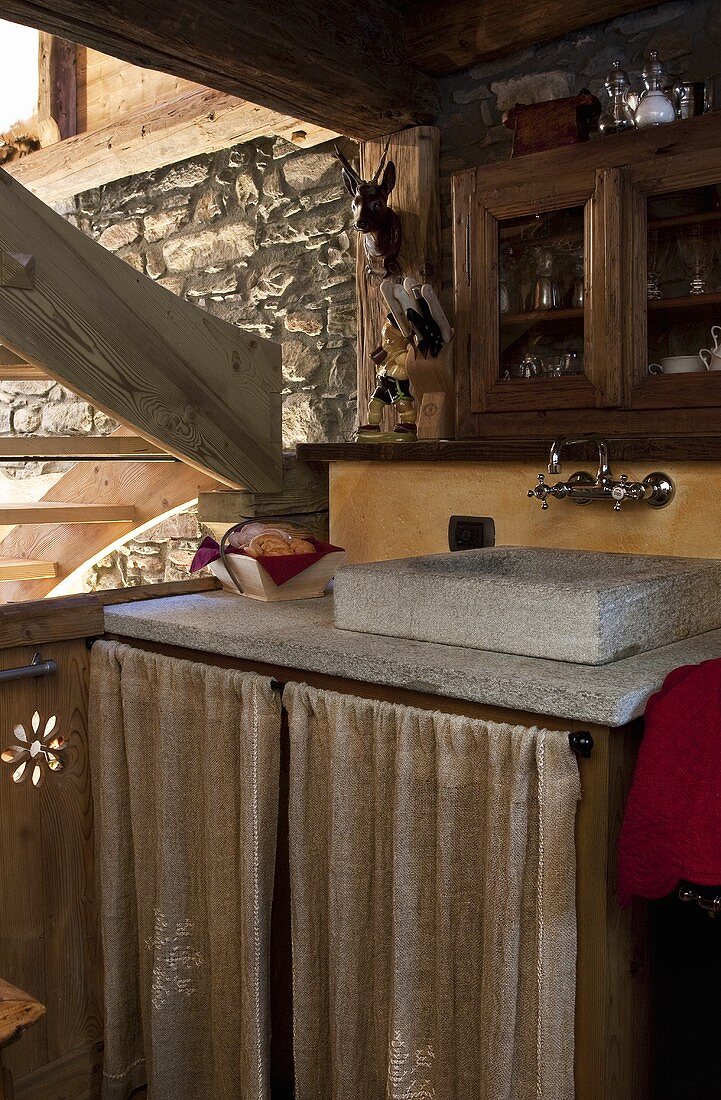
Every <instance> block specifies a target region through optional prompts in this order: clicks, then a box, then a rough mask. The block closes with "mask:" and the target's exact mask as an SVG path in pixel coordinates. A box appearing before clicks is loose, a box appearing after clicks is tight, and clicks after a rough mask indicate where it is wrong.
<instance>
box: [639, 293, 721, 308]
mask: <svg viewBox="0 0 721 1100" xmlns="http://www.w3.org/2000/svg"><path fill="white" fill-rule="evenodd" d="M718 305H721V291H716V292H715V293H713V294H685V295H684V296H683V297H681V298H652V299H651V300H650V301H649V303H648V309H649V313H656V312H657V311H659V310H664V309H686V308H687V307H688V306H691V307H692V308H698V307H699V306H718Z"/></svg>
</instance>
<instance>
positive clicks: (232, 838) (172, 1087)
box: [89, 642, 281, 1100]
mask: <svg viewBox="0 0 721 1100" xmlns="http://www.w3.org/2000/svg"><path fill="white" fill-rule="evenodd" d="M89 717H90V729H89V739H90V747H91V765H92V779H93V796H94V803H95V813H96V831H97V845H98V864H99V878H100V892H101V920H102V934H103V949H104V957H105V962H104V967H105V970H104V985H105V1064H104V1079H103V1093H102V1095H103V1100H126V1097H129V1096H130V1094H131V1093H132V1091H133V1089H134V1088H136V1087H137V1086H138V1085H141V1084H144V1083H145V1082H149V1083H150V1090H149V1096H150V1097H151V1098H152V1100H266V1098H267V1097H269V1095H270V1090H269V1036H270V1023H269V991H268V941H269V935H270V910H271V902H272V891H273V867H274V862H275V841H276V827H277V806H278V775H279V744H280V723H281V717H280V701H279V699H278V697H277V694H276V693H274V692H273V691H272V690H271V687H270V681H268V680H266V679H262V678H261V677H258V676H255V675H251V674H247V673H241V672H238V671H235V670H232V669H230V670H229V669H219V668H211V667H209V666H204V665H201V664H196V663H192V662H190V661H179V660H175V659H173V658H170V657H165V656H160V655H158V654H154V653H147V652H143V651H142V650H139V649H134V648H131V647H129V646H124V645H120V644H117V643H114V642H97V643H96V644H95V645H94V646H93V651H92V659H91V682H90V707H89Z"/></svg>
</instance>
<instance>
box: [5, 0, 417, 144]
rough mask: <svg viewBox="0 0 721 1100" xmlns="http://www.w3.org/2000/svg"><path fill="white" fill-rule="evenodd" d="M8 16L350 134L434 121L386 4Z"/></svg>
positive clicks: (51, 9)
mask: <svg viewBox="0 0 721 1100" xmlns="http://www.w3.org/2000/svg"><path fill="white" fill-rule="evenodd" d="M2 9H3V16H4V17H5V18H8V19H13V20H15V21H16V22H19V23H26V24H28V25H29V26H34V27H39V28H40V29H41V30H44V31H48V32H50V33H51V34H56V35H59V36H60V37H63V38H71V39H73V41H76V42H82V43H84V44H85V45H86V46H91V47H93V48H95V49H98V50H102V51H103V52H104V53H109V54H112V55H113V56H115V57H121V58H122V59H123V60H125V61H130V62H131V63H133V64H136V65H142V66H144V67H149V68H154V69H160V70H161V71H162V72H169V73H173V74H175V75H176V76H181V77H183V78H185V79H187V80H194V81H195V82H196V83H198V84H203V85H206V86H208V87H211V88H216V89H218V90H219V91H223V92H228V93H229V94H231V95H235V96H238V97H240V98H242V99H247V100H250V101H251V102H253V103H260V104H262V105H263V106H266V107H270V108H271V109H273V110H276V111H280V112H283V113H290V114H293V115H296V116H297V117H300V118H304V119H308V121H310V122H315V123H317V124H318V125H320V126H328V127H331V128H332V129H334V130H337V131H338V132H339V133H343V134H347V135H349V136H350V137H355V138H359V139H366V138H371V137H378V136H381V135H383V134H387V133H390V132H393V131H396V130H400V129H403V128H404V127H406V126H408V125H412V124H415V123H423V122H429V121H432V119H433V117H434V116H435V113H436V111H437V109H438V89H437V87H436V84H435V81H434V80H433V79H432V78H429V77H428V76H426V75H424V74H422V73H421V72H419V71H418V70H417V69H416V68H414V66H413V61H412V58H411V57H410V56H409V54H408V53H407V51H406V49H405V47H404V44H403V19H402V17H401V16H400V15H399V14H398V13H397V12H395V11H394V10H393V9H392V8H391V7H390V5H388V4H384V3H383V2H382V0H364V2H363V3H362V4H359V3H357V2H355V0H284V2H283V3H282V4H278V3H268V0H232V2H226V3H223V4H220V3H218V0H183V2H180V3H178V2H177V0H124V2H123V3H122V4H110V5H108V4H102V5H101V4H88V3H87V2H86V0H40V2H36V0H3V5H2Z"/></svg>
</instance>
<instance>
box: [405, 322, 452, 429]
mask: <svg viewBox="0 0 721 1100" xmlns="http://www.w3.org/2000/svg"><path fill="white" fill-rule="evenodd" d="M453 347H454V345H453V337H451V339H450V341H449V342H448V343H447V344H444V346H443V348H442V349H441V351H440V353H439V354H438V356H437V357H436V358H435V359H431V358H430V357H429V358H428V359H423V358H422V357H417V356H416V353H415V351H414V350H411V351H409V352H408V358H407V360H406V368H407V370H408V377H409V379H410V383H411V390H412V392H413V396H414V397H415V400H416V404H417V406H418V423H417V430H418V438H419V439H453V438H454V437H455V434H456V432H455V404H456V394H455V384H454V377H453Z"/></svg>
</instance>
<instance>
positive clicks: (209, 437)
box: [0, 169, 282, 603]
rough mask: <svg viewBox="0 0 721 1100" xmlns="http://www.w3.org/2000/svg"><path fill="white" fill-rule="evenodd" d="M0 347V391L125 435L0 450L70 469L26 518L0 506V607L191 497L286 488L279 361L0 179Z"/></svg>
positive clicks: (1, 456) (27, 508) (9, 457)
mask: <svg viewBox="0 0 721 1100" xmlns="http://www.w3.org/2000/svg"><path fill="white" fill-rule="evenodd" d="M0 340H2V344H0V381H17V380H23V381H35V380H44V379H52V380H54V381H58V382H61V383H62V384H63V385H64V386H65V387H67V388H68V389H70V390H72V391H73V392H75V393H76V394H78V395H79V396H81V397H82V398H84V399H85V400H87V401H89V402H90V403H91V404H93V405H94V406H95V407H96V408H99V409H101V410H103V411H104V412H106V413H107V414H108V415H109V416H111V417H113V418H114V419H115V420H117V421H119V422H120V424H121V425H122V426H121V427H120V428H118V429H117V430H116V431H115V432H114V433H112V434H111V435H108V436H94V437H89V436H72V437H33V436H23V437H10V438H7V437H5V438H0V462H3V461H5V462H7V461H17V462H30V461H44V462H47V461H53V460H54V461H63V462H67V461H72V462H73V463H75V464H74V465H73V466H72V468H71V469H70V470H69V471H68V472H67V473H65V474H64V475H63V476H62V477H61V478H60V479H59V480H58V482H57V483H56V484H55V485H54V487H53V489H52V490H51V491H50V492H49V493H48V494H47V495H46V496H45V497H44V498H43V499H42V500H39V501H37V502H36V503H30V502H20V503H17V502H14V503H10V502H6V501H3V500H2V499H1V497H0V529H3V528H4V530H0V603H2V602H9V601H16V600H28V599H36V598H38V597H41V596H45V595H47V594H48V593H50V592H51V591H52V590H53V589H54V588H55V587H56V586H57V585H58V584H59V583H60V582H61V581H63V580H64V579H65V578H67V577H69V576H70V575H71V574H73V573H74V572H76V571H77V570H79V569H80V568H81V567H83V566H84V565H88V564H90V562H92V561H94V560H97V559H98V558H99V557H101V556H102V555H103V553H105V552H107V551H108V550H109V549H110V548H112V547H113V546H114V545H116V544H118V543H120V542H123V541H126V540H127V539H129V538H130V537H131V536H132V535H133V533H137V532H138V531H139V530H140V529H143V528H147V527H150V526H152V524H153V523H154V522H157V521H158V520H160V519H162V518H163V517H164V516H166V515H168V514H170V513H173V512H174V511H177V510H179V509H180V508H181V507H182V506H184V505H186V504H189V503H191V502H192V501H193V500H195V499H196V498H197V497H198V494H199V492H201V491H202V492H209V491H210V490H213V489H217V488H218V487H219V486H221V487H225V486H229V487H231V488H238V487H242V488H244V489H246V490H248V491H250V492H253V493H264V492H277V491H278V490H279V489H280V487H281V484H282V459H281V404H280V390H281V385H282V376H281V356H280V348H279V346H278V345H277V344H275V343H273V342H272V341H269V340H264V339H262V338H261V337H259V336H257V335H255V334H252V333H251V334H249V333H245V332H243V331H242V330H241V329H239V328H237V327H236V326H234V325H230V324H227V323H226V322H223V321H219V320H218V319H217V318H215V317H212V316H210V315H208V314H207V313H204V312H203V311H202V310H200V309H198V308H197V307H196V306H193V305H191V304H190V303H188V302H186V301H184V300H183V299H180V298H177V297H176V296H175V295H173V294H171V293H169V292H168V291H166V290H164V289H163V288H162V287H159V286H157V284H155V283H153V282H152V280H150V279H147V278H146V277H145V276H143V275H140V274H138V272H136V271H134V270H133V269H132V268H130V267H128V265H127V264H125V263H124V262H123V261H122V260H120V259H118V258H117V257H116V256H114V255H113V254H111V253H109V252H107V251H106V250H105V249H104V248H102V247H101V246H100V245H98V244H96V243H95V242H94V241H91V240H89V239H88V238H87V237H85V236H84V234H83V233H81V232H80V231H79V230H77V229H75V228H74V227H73V226H71V225H69V224H68V223H67V222H66V221H65V220H64V219H63V218H62V217H60V216H59V215H58V214H56V213H55V212H54V211H52V210H50V209H49V208H48V207H45V206H44V204H43V203H42V202H40V200H39V199H37V198H35V196H33V195H31V194H30V193H29V192H27V191H26V190H25V188H24V187H22V185H20V184H18V183H17V182H16V181H14V180H13V179H12V178H11V177H10V176H9V175H8V174H7V173H6V172H4V171H2V170H1V169H0ZM8 528H9V530H8ZM3 535H4V537H3Z"/></svg>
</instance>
